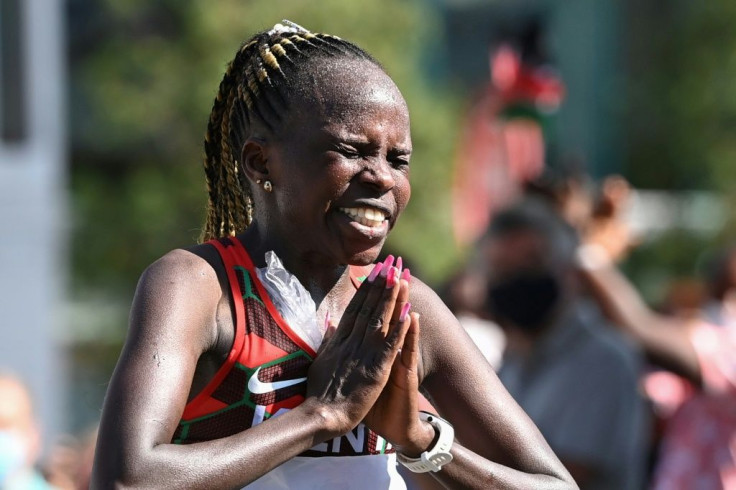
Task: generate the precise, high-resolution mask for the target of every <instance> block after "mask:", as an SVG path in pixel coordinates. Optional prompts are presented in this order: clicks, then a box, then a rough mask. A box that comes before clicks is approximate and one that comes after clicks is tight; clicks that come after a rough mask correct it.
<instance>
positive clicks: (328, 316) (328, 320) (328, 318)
mask: <svg viewBox="0 0 736 490" xmlns="http://www.w3.org/2000/svg"><path fill="white" fill-rule="evenodd" d="M329 327H330V312H329V311H328V312H327V314H326V315H325V330H327V329H328V328H329Z"/></svg>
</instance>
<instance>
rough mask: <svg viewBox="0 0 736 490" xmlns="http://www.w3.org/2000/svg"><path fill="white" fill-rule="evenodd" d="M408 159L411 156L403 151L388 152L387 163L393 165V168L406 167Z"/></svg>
mask: <svg viewBox="0 0 736 490" xmlns="http://www.w3.org/2000/svg"><path fill="white" fill-rule="evenodd" d="M410 157H411V155H410V154H409V153H408V152H403V151H397V152H390V153H389V154H388V155H387V158H388V161H389V162H391V165H393V166H394V167H395V168H400V167H403V166H408V165H409V160H410Z"/></svg>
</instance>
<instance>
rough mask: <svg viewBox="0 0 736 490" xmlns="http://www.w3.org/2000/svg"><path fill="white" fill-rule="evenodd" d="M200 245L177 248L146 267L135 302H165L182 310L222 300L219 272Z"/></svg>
mask: <svg viewBox="0 0 736 490" xmlns="http://www.w3.org/2000/svg"><path fill="white" fill-rule="evenodd" d="M201 247H202V246H197V247H194V248H192V249H190V250H183V249H176V250H172V251H171V252H168V253H167V254H166V255H164V256H163V257H161V258H160V259H158V260H156V261H155V262H154V263H152V264H151V265H149V266H148V267H147V268H146V270H145V271H143V274H141V278H140V280H139V282H138V287H137V289H136V298H135V303H137V304H139V305H140V303H144V305H145V304H155V303H160V302H165V303H168V304H169V305H170V306H171V307H176V308H182V309H185V310H188V309H191V308H192V307H197V308H201V307H202V306H204V305H207V304H209V305H211V306H212V307H213V308H214V307H215V306H216V305H217V303H218V301H219V299H220V298H221V297H222V289H221V287H220V281H219V279H218V273H217V271H216V270H215V266H214V265H213V264H212V263H211V261H209V260H207V259H206V258H205V254H203V253H202V252H203V251H202V250H201Z"/></svg>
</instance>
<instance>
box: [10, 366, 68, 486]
mask: <svg viewBox="0 0 736 490" xmlns="http://www.w3.org/2000/svg"><path fill="white" fill-rule="evenodd" d="M40 451H41V436H40V432H39V428H38V424H37V422H36V417H35V413H34V410H33V403H32V401H31V395H30V393H29V392H28V389H27V388H26V387H25V385H23V383H22V382H21V381H20V380H18V379H17V378H14V377H12V376H9V375H7V374H0V488H2V489H3V490H46V489H52V488H55V487H52V486H51V485H49V484H48V483H47V482H46V480H44V478H43V477H42V476H41V473H39V472H38V471H37V470H36V467H35V465H36V463H37V462H38V458H39V456H40Z"/></svg>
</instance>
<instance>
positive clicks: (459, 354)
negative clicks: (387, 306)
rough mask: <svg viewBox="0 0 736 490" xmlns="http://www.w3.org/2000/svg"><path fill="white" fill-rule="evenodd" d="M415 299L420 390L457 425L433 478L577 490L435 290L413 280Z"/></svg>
mask: <svg viewBox="0 0 736 490" xmlns="http://www.w3.org/2000/svg"><path fill="white" fill-rule="evenodd" d="M411 300H412V304H413V305H414V307H415V311H418V312H420V313H421V318H422V337H421V353H422V356H421V358H422V366H421V373H420V375H421V376H422V377H423V381H422V387H423V388H424V389H426V390H427V392H428V393H429V395H430V396H431V397H432V402H433V404H434V405H435V407H436V408H437V409H438V410H439V413H440V414H441V415H442V416H443V417H445V418H447V419H448V420H449V421H450V422H451V423H452V424H453V426H454V427H455V437H456V443H455V444H454V446H453V449H452V454H453V458H454V459H453V461H452V462H451V463H449V464H447V465H446V466H445V467H443V468H442V470H441V471H440V472H438V473H432V476H434V477H436V478H437V479H439V480H440V481H441V482H442V483H443V484H445V485H447V486H449V487H451V488H456V487H459V486H462V487H463V488H483V489H488V488H494V489H527V488H549V489H553V488H577V487H576V486H575V483H574V481H573V480H572V478H571V476H570V475H569V473H568V472H567V471H566V470H565V468H564V466H563V465H562V464H561V463H560V461H559V460H558V459H557V457H556V456H555V455H554V453H553V452H552V450H551V449H550V448H549V446H548V445H547V443H546V442H545V440H544V438H543V437H542V435H541V434H540V433H539V430H538V429H537V428H536V427H535V425H534V424H533V422H532V421H531V420H530V419H529V418H528V416H527V415H526V414H525V413H524V411H523V410H522V409H521V408H520V407H519V406H518V405H517V403H516V402H515V401H514V400H513V399H512V398H511V396H510V395H509V394H508V392H507V391H506V389H505V388H504V387H503V385H502V384H501V382H500V381H499V379H498V377H497V376H496V374H495V373H494V372H493V369H492V368H491V367H490V365H489V364H488V363H487V362H486V360H485V359H484V358H483V356H482V354H481V353H480V351H478V349H477V348H476V347H475V345H474V344H473V343H472V341H471V340H470V338H469V337H468V336H467V334H466V333H465V331H464V330H463V329H462V327H461V326H460V324H459V323H458V322H457V320H456V319H455V317H454V316H453V315H452V313H451V312H450V311H449V310H448V309H447V308H446V307H445V305H444V304H443V303H442V302H441V300H440V299H439V298H438V297H437V296H436V295H435V294H434V292H433V291H432V290H431V289H429V288H428V287H427V286H426V285H424V284H421V283H420V282H419V281H416V284H413V286H412V296H411Z"/></svg>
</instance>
